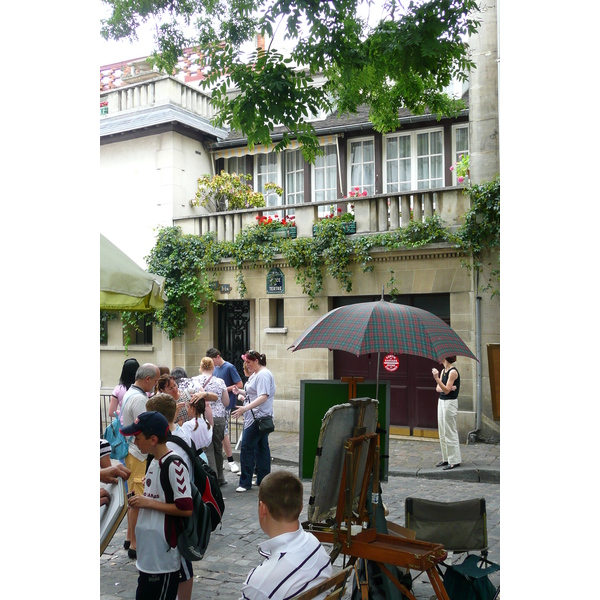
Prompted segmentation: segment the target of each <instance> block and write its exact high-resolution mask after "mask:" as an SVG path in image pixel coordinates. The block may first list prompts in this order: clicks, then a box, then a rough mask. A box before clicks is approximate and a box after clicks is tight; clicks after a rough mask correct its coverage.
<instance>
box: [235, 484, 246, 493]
mask: <svg viewBox="0 0 600 600" xmlns="http://www.w3.org/2000/svg"><path fill="white" fill-rule="evenodd" d="M235 491H236V492H240V493H241V492H247V491H248V490H247V489H246V488H245V487H242V486H241V485H240V487H238V488H236V490H235Z"/></svg>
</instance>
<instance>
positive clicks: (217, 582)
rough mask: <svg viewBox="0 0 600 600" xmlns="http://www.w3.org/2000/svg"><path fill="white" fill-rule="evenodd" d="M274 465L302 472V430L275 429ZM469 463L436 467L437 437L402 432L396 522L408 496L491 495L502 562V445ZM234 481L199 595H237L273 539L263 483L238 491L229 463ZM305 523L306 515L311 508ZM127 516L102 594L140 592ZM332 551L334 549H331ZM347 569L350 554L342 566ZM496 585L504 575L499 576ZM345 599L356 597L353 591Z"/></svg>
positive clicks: (393, 474) (394, 456)
mask: <svg viewBox="0 0 600 600" xmlns="http://www.w3.org/2000/svg"><path fill="white" fill-rule="evenodd" d="M269 441H270V446H271V453H272V456H273V470H275V469H287V470H289V471H291V472H293V473H296V474H297V473H298V434H294V433H280V432H274V433H272V434H271V435H270V437H269ZM461 452H462V455H463V462H462V465H461V467H460V468H458V469H454V470H453V471H451V472H449V471H441V470H440V469H435V467H434V465H435V464H436V463H437V462H438V461H439V460H440V450H439V443H437V441H430V440H417V439H406V438H396V439H392V440H390V450H389V455H390V464H389V477H388V481H387V482H382V497H383V502H384V503H385V504H386V506H387V507H388V510H389V515H388V517H387V518H388V520H390V521H393V522H394V523H397V524H399V525H404V501H405V499H406V498H407V497H408V496H416V497H420V498H427V499H431V500H440V501H445V502H451V501H456V500H465V499H469V498H479V497H483V498H485V499H486V504H487V516H488V521H487V527H488V538H489V558H490V560H492V561H494V562H498V563H499V562H500V486H499V485H498V482H499V470H500V445H499V444H483V443H477V444H473V445H470V446H464V445H463V446H461ZM226 479H227V485H225V486H224V487H222V488H221V489H222V491H223V496H224V498H225V517H224V518H223V524H222V528H221V529H217V530H216V531H215V532H213V534H212V535H211V541H210V545H209V550H208V552H207V555H206V556H205V557H204V559H203V560H202V561H199V562H197V563H194V574H195V583H194V588H193V592H192V599H193V600H198V599H203V600H204V599H206V600H209V599H211V598H222V599H224V600H225V599H227V600H237V599H238V598H239V597H240V589H241V586H242V583H243V581H244V579H245V577H246V575H247V574H248V571H249V570H250V569H251V568H252V567H254V566H256V565H257V564H259V563H260V562H261V557H260V556H259V554H258V552H257V544H258V543H259V542H260V541H261V540H264V539H265V534H264V533H263V532H262V530H261V529H260V527H259V525H258V516H257V503H258V500H257V498H258V493H257V488H256V487H253V488H252V489H251V490H249V491H247V492H245V493H243V494H237V493H236V492H235V488H236V487H237V485H238V476H237V475H234V474H233V473H231V472H230V471H229V470H227V469H226ZM310 488H311V482H310V481H305V482H304V506H305V507H306V506H307V505H308V498H309V496H310ZM300 519H301V521H304V520H306V508H305V509H304V511H303V513H302V515H301V517H300ZM126 520H127V519H126V518H125V519H124V520H123V522H122V523H121V525H120V527H119V529H118V530H117V533H116V534H115V536H114V537H113V539H112V541H111V543H110V544H109V546H108V547H107V549H106V551H105V552H104V554H103V555H102V556H101V557H100V591H101V595H100V598H101V600H109V599H118V598H135V590H136V586H137V570H136V568H135V561H133V560H130V559H129V558H128V557H127V552H126V551H125V550H124V549H123V541H124V539H125V531H126ZM328 551H329V548H328ZM341 567H342V557H339V558H338V559H337V560H336V563H335V564H334V570H337V569H339V568H341ZM491 580H492V582H493V583H494V584H495V585H499V583H500V574H499V573H496V574H494V575H493V576H492V577H491ZM413 593H414V594H415V596H416V598H418V599H419V600H425V599H427V600H429V598H431V596H432V594H433V590H432V588H431V585H430V584H429V582H428V580H427V577H426V576H425V575H421V576H420V577H419V578H418V579H417V580H416V581H415V583H414V587H413ZM344 598H346V599H347V598H350V593H349V592H347V593H346V595H345V596H344Z"/></svg>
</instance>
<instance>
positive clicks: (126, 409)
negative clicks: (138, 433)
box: [120, 385, 148, 460]
mask: <svg viewBox="0 0 600 600" xmlns="http://www.w3.org/2000/svg"><path fill="white" fill-rule="evenodd" d="M146 402H148V396H147V395H146V392H144V391H143V390H141V389H140V388H139V387H137V386H136V385H132V386H131V387H130V388H129V389H128V390H127V392H126V393H125V395H124V396H123V407H122V411H121V417H120V418H121V423H122V425H123V427H127V426H129V425H131V424H132V423H133V422H134V421H135V420H136V419H137V418H138V416H139V415H140V414H141V413H143V412H146ZM129 454H131V455H132V456H134V457H135V458H137V459H138V460H146V458H148V455H147V454H143V453H142V452H140V449H139V448H138V447H137V446H136V445H135V443H134V436H132V435H131V436H129Z"/></svg>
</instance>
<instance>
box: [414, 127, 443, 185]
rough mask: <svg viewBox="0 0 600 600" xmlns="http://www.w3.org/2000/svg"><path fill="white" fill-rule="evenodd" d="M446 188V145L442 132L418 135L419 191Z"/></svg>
mask: <svg viewBox="0 0 600 600" xmlns="http://www.w3.org/2000/svg"><path fill="white" fill-rule="evenodd" d="M443 186H444V143H443V133H442V131H431V132H426V133H417V189H419V190H427V189H430V188H437V187H443Z"/></svg>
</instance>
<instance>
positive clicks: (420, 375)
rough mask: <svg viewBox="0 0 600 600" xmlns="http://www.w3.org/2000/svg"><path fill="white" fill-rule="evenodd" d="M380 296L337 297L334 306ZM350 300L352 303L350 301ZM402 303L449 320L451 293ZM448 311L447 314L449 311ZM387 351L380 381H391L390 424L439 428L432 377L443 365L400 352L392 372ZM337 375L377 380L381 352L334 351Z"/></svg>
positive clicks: (406, 299) (412, 428)
mask: <svg viewBox="0 0 600 600" xmlns="http://www.w3.org/2000/svg"><path fill="white" fill-rule="evenodd" d="M378 299H379V298H371V297H369V298H366V299H365V298H360V299H355V298H352V299H350V298H336V299H335V301H334V308H337V307H338V306H344V305H345V304H350V303H352V304H354V303H355V302H369V301H372V300H378ZM349 300H350V302H348V301H349ZM397 301H398V302H401V303H402V304H407V305H412V306H418V307H419V308H424V309H425V310H429V311H430V312H432V313H434V314H437V315H438V316H439V317H440V318H442V319H443V320H444V321H446V322H447V323H448V322H449V298H448V294H435V295H433V294H432V295H427V296H416V295H415V296H402V298H398V299H397ZM446 313H447V314H446ZM386 356H387V354H385V353H381V354H380V355H379V360H380V365H379V380H380V381H386V380H387V381H389V382H390V425H394V426H397V427H400V428H402V429H403V430H406V431H407V433H409V434H410V435H413V433H414V432H415V429H417V430H422V429H424V430H437V399H438V396H439V394H438V393H437V392H436V391H435V382H434V380H433V377H432V376H431V369H432V368H433V367H437V368H439V365H438V364H437V363H436V362H435V361H432V360H429V359H426V358H421V357H419V356H411V355H407V354H400V355H397V358H398V363H399V364H398V368H397V369H396V370H395V371H389V370H387V369H386V368H385V366H384V359H385V357H386ZM333 377H334V379H338V380H339V379H340V378H341V377H364V378H365V380H372V381H376V380H377V354H376V353H374V354H367V355H365V356H354V355H352V354H349V353H348V352H343V351H341V350H334V352H333Z"/></svg>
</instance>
